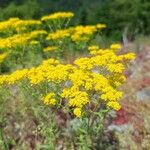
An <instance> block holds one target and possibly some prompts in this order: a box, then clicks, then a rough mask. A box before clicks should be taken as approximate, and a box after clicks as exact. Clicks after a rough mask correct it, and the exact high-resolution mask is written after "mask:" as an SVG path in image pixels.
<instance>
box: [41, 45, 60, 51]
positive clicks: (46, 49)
mask: <svg viewBox="0 0 150 150" xmlns="http://www.w3.org/2000/svg"><path fill="white" fill-rule="evenodd" d="M56 49H58V47H57V46H48V47H46V48H44V49H43V51H44V52H49V51H55V50H56Z"/></svg>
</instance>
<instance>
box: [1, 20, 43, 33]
mask: <svg viewBox="0 0 150 150" xmlns="http://www.w3.org/2000/svg"><path fill="white" fill-rule="evenodd" d="M41 24H42V23H41V21H39V20H21V19H19V18H10V19H9V20H7V21H1V22H0V32H4V31H6V30H13V29H14V30H17V31H20V30H22V29H26V27H29V26H36V25H41Z"/></svg>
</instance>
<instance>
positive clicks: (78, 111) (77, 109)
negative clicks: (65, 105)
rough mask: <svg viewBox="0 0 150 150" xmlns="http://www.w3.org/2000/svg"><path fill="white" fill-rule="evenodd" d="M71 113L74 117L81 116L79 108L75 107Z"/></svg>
mask: <svg viewBox="0 0 150 150" xmlns="http://www.w3.org/2000/svg"><path fill="white" fill-rule="evenodd" d="M73 113H74V114H75V116H76V117H78V118H80V117H81V108H75V109H74V110H73Z"/></svg>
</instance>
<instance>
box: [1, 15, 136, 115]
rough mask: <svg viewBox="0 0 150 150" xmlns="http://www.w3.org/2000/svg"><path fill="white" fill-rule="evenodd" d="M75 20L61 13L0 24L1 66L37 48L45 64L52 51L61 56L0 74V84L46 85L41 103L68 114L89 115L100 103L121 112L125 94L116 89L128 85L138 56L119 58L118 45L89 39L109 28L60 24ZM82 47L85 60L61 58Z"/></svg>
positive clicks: (13, 19)
mask: <svg viewBox="0 0 150 150" xmlns="http://www.w3.org/2000/svg"><path fill="white" fill-rule="evenodd" d="M73 16H74V14H73V13H71V12H58V13H54V14H50V15H48V16H44V17H42V18H41V20H21V19H19V18H11V19H9V20H7V21H2V22H0V35H1V36H2V37H1V38H0V50H1V51H2V52H1V54H0V63H1V62H3V61H5V58H6V57H7V56H8V55H11V54H13V56H15V57H16V58H17V63H18V61H20V59H23V57H24V56H26V54H27V53H29V52H30V50H31V51H32V50H33V49H34V52H35V54H37V53H38V52H39V49H40V50H41V51H40V54H41V55H43V56H42V57H43V58H42V60H43V59H44V58H45V56H46V58H47V56H48V55H51V54H52V51H57V52H56V53H54V55H57V54H58V53H59V54H58V55H57V56H55V58H50V59H47V60H44V61H43V63H42V64H41V65H39V66H37V65H36V67H31V68H30V69H22V70H16V71H14V72H13V73H11V74H8V75H1V76H0V85H1V86H3V85H7V86H12V85H14V84H16V85H17V84H23V83H24V82H25V83H26V84H29V85H28V86H30V87H35V88H37V87H38V85H39V86H40V85H46V86H48V87H47V89H46V91H45V92H42V93H41V97H40V98H41V99H42V101H43V103H44V104H45V105H50V106H53V107H56V108H61V109H64V110H69V111H70V112H71V113H73V114H74V115H75V116H76V117H81V116H83V115H85V114H86V113H88V112H89V111H91V110H90V109H89V108H90V106H95V105H97V106H95V107H99V106H101V104H105V107H108V108H113V109H114V110H119V109H120V108H121V106H120V104H119V100H120V99H121V98H122V95H123V92H122V91H120V90H119V89H118V87H119V86H120V85H121V84H122V83H124V82H125V80H126V78H125V76H124V71H125V68H126V63H127V62H128V61H130V60H132V59H134V58H135V54H133V53H127V54H118V51H119V50H120V49H121V45H120V44H118V43H117V44H112V45H110V47H108V48H101V47H99V46H98V45H91V44H90V40H91V39H92V38H93V37H94V36H95V35H98V33H99V31H101V29H103V28H105V27H106V25H105V24H96V25H86V26H82V25H78V26H72V27H66V26H64V27H63V26H61V25H60V23H61V24H62V23H64V22H65V21H66V20H67V19H68V20H70V18H72V17H73ZM63 19H64V20H63ZM62 20H63V21H62ZM61 21H62V22H61ZM67 23H68V22H67ZM52 25H54V26H53V27H54V30H53V29H52ZM7 31H9V32H7ZM82 44H83V45H82ZM88 45H90V46H89V47H88ZM80 47H83V49H82V50H84V49H85V48H87V47H88V50H89V54H87V55H86V56H87V57H81V58H76V59H75V60H74V61H73V62H72V63H67V62H68V61H65V60H64V59H62V57H61V56H62V55H65V54H69V53H71V55H73V53H74V52H75V51H76V50H78V51H79V49H80ZM43 52H46V53H43ZM30 55H32V53H29V56H30ZM36 56H37V55H36ZM50 57H51V56H50ZM52 57H53V56H52ZM64 57H66V56H64ZM27 60H28V59H27ZM60 60H63V63H62V61H60ZM24 64H25V63H24ZM39 64H40V63H39Z"/></svg>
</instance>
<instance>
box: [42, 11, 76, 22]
mask: <svg viewBox="0 0 150 150" xmlns="http://www.w3.org/2000/svg"><path fill="white" fill-rule="evenodd" d="M73 16H74V14H73V13H72V12H57V13H54V14H50V15H48V16H43V17H42V18H41V20H42V21H47V20H54V19H65V18H72V17H73Z"/></svg>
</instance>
